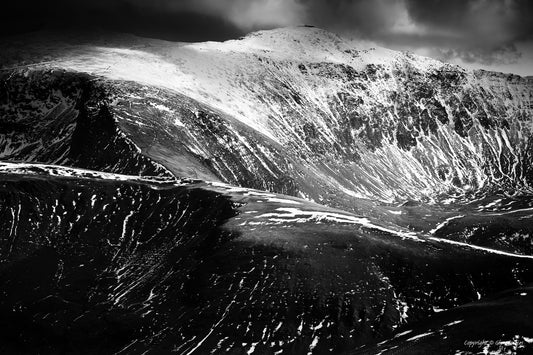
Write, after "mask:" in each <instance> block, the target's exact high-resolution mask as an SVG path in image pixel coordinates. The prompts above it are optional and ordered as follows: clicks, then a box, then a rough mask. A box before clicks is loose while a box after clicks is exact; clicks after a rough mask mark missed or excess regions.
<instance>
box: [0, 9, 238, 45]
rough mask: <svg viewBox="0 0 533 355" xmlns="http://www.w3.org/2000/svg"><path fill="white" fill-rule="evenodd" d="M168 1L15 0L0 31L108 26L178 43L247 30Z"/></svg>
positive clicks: (1, 15)
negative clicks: (175, 6) (175, 8)
mask: <svg viewBox="0 0 533 355" xmlns="http://www.w3.org/2000/svg"><path fill="white" fill-rule="evenodd" d="M170 3H171V2H170V1H166V2H159V4H158V3H157V1H154V2H150V1H146V2H144V4H143V3H142V2H140V1H128V0H119V1H112V0H88V1H74V0H50V1H41V0H15V1H11V2H8V3H7V4H6V5H5V6H4V5H2V12H1V13H0V33H1V34H4V35H9V34H16V33H24V32H30V31H36V30H67V31H76V30H94V29H101V30H111V31H117V32H128V33H134V34H138V35H141V36H146V37H152V38H160V39H167V40H177V41H204V40H226V39H230V38H235V37H239V36H242V35H243V34H244V33H245V32H244V31H243V30H242V29H240V28H238V27H237V26H235V25H234V24H233V23H231V22H230V21H227V20H225V19H224V18H223V17H221V16H217V15H216V14H210V13H206V12H203V11H194V10H192V9H191V10H189V9H186V8H184V9H182V10H181V11H169V7H170Z"/></svg>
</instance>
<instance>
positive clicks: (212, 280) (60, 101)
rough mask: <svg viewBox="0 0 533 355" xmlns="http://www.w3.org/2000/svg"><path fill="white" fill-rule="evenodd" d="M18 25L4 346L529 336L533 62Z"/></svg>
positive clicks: (413, 346)
mask: <svg viewBox="0 0 533 355" xmlns="http://www.w3.org/2000/svg"><path fill="white" fill-rule="evenodd" d="M0 46H1V47H2V48H3V50H2V54H1V55H0V56H1V58H2V61H1V62H2V69H1V71H0V81H1V82H2V86H1V89H0V161H1V162H0V201H1V203H0V231H1V232H0V245H1V247H0V255H1V259H0V284H2V289H3V290H4V292H3V293H2V294H1V295H0V313H1V317H0V318H1V319H2V321H1V323H0V324H2V326H1V328H2V332H1V334H0V339H1V340H0V349H2V352H7V353H10V352H11V353H14V352H27V353H34V352H35V351H36V350H37V349H39V351H41V352H44V353H57V352H67V353H70V352H80V353H95V352H98V353H145V352H148V353H157V354H160V353H171V352H174V353H178V354H203V353H217V352H225V353H235V354H241V353H248V354H252V353H255V354H274V353H276V354H280V353H291V354H292V353H297V354H299V353H302V354H304V353H305V354H307V353H315V354H321V353H328V352H331V353H342V352H346V353H374V352H387V351H400V350H401V351H403V352H404V353H415V352H418V353H427V352H428V351H433V352H434V351H435V349H436V347H437V346H438V345H436V344H440V343H437V339H446V344H447V345H446V347H443V348H442V349H446V352H447V353H449V352H455V351H463V352H468V351H482V350H483V346H485V345H486V344H481V345H480V344H479V343H476V341H481V340H492V341H494V342H496V341H500V342H501V344H503V345H505V346H503V345H502V347H501V349H503V350H502V351H508V350H510V351H514V352H515V353H524V354H525V353H528V351H530V350H531V349H532V346H533V345H532V343H533V341H531V340H532V339H533V334H532V333H531V332H532V327H531V324H532V322H531V320H530V319H529V317H524V316H523V315H524V314H526V313H522V314H521V313H520V312H519V311H516V310H519V309H522V308H523V309H528V308H530V307H531V302H530V300H529V297H523V296H521V294H522V293H525V294H526V295H527V294H528V291H529V288H528V287H530V286H528V285H531V282H532V281H533V273H532V267H533V261H532V259H533V254H532V251H533V250H532V248H533V242H532V239H531V235H532V233H533V225H532V224H531V217H532V216H533V214H532V213H531V212H532V211H533V198H532V197H531V184H532V181H533V171H532V168H531V167H532V163H533V161H532V159H533V139H532V131H531V130H532V128H533V125H532V119H531V117H532V111H533V90H532V89H533V80H532V79H531V78H529V77H528V78H522V77H519V76H516V75H507V74H501V73H492V72H486V71H468V70H465V69H462V68H460V67H457V66H452V65H450V64H446V63H442V62H438V61H435V60H432V59H428V58H423V57H419V56H415V55H413V54H410V53H400V52H395V51H391V50H387V49H383V48H365V47H364V46H363V44H361V43H357V42H354V41H350V40H346V39H343V38H341V37H338V36H337V35H334V34H332V33H329V32H326V31H323V30H320V29H317V28H310V27H297V28H285V29H276V30H271V31H261V32H256V33H252V34H250V35H248V36H246V37H244V38H241V39H239V40H233V41H227V42H223V43H219V42H206V43H194V44H190V43H172V42H165V41H159V40H150V39H143V38H138V37H133V36H127V35H113V36H109V35H105V36H104V35H102V37H101V38H95V37H94V36H93V37H83V36H81V37H75V36H65V35H57V34H53V35H51V34H42V35H35V36H33V37H32V38H28V37H12V38H11V39H8V40H4V42H3V43H1V44H0ZM516 290H520V291H516ZM522 290H523V291H522ZM517 292H518V296H517V295H516V293H517ZM502 295H503V296H502ZM505 295H514V296H509V297H510V298H509V297H507V296H505ZM515 296H516V297H515ZM493 313H494V314H499V315H501V317H502V319H503V320H502V321H501V322H496V321H491V323H490V327H487V328H486V329H484V330H482V329H480V330H479V331H476V332H474V331H472V332H470V333H469V332H467V330H468V329H470V327H471V326H472V324H476V323H477V322H481V321H483V322H485V323H487V322H488V321H487V319H491V314H493ZM487 324H488V323H487ZM437 328H438V329H437ZM408 330H409V332H408ZM413 337H414V338H413ZM443 337H444V338H443ZM469 337H474V338H472V339H470V338H469ZM468 341H471V342H473V343H468ZM492 345H494V343H493V344H492ZM499 348H500V347H498V349H499ZM395 349H396V350H395Z"/></svg>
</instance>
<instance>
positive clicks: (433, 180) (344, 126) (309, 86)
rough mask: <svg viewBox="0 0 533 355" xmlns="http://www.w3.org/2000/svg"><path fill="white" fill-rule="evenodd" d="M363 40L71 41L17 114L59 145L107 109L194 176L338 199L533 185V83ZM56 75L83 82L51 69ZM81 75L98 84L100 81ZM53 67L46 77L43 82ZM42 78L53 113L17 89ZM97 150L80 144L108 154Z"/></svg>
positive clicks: (7, 145) (13, 80)
mask: <svg viewBox="0 0 533 355" xmlns="http://www.w3.org/2000/svg"><path fill="white" fill-rule="evenodd" d="M130 41H133V40H131V39H130ZM353 46H354V44H353V43H350V42H345V41H342V40H341V39H340V38H339V37H336V36H335V35H332V34H330V33H327V32H324V31H322V30H318V29H311V28H295V29H284V30H274V31H266V32H259V33H256V34H252V35H250V36H248V37H245V38H244V39H241V40H238V41H229V42H225V43H201V44H191V45H179V46H176V45H173V44H169V43H166V42H158V41H152V42H148V43H145V47H143V48H140V45H138V44H137V45H136V46H133V47H132V48H134V49H124V48H122V49H119V48H105V47H98V46H87V45H85V46H81V45H80V46H77V47H76V46H74V47H72V48H70V47H69V48H70V50H69V51H65V52H66V53H68V55H65V56H63V57H59V58H57V59H56V60H54V61H52V64H42V65H36V66H34V67H31V69H19V70H15V71H14V72H12V73H11V74H5V76H4V94H3V95H4V97H6V98H7V99H4V100H3V102H4V104H3V106H2V107H3V110H4V111H3V117H4V120H5V118H6V117H7V122H10V123H8V124H15V125H17V124H26V125H27V123H28V122H30V119H29V117H32V120H33V121H35V120H36V121H43V120H44V121H47V120H51V121H54V122H56V123H55V127H59V128H57V129H61V130H63V131H62V132H59V133H58V135H59V136H63V135H67V136H68V135H71V134H73V132H70V131H69V130H72V131H73V130H74V129H75V127H74V125H73V122H74V117H75V116H76V115H78V113H80V112H81V115H82V116H83V115H86V112H89V111H91V110H92V111H94V112H95V110H96V111H98V110H100V111H98V112H97V113H92V114H93V115H111V116H112V117H113V120H114V121H115V124H116V129H118V131H119V132H122V133H124V134H125V135H126V138H124V137H122V136H121V135H122V133H117V134H118V135H119V136H120V137H122V138H116V139H122V140H129V142H130V143H133V144H134V145H137V146H138V147H140V149H141V152H142V153H144V155H145V156H151V157H153V158H154V159H153V160H155V161H158V162H160V163H162V164H163V165H165V166H166V167H167V168H168V169H169V170H171V171H173V172H174V173H176V174H178V175H180V176H186V177H195V176H196V177H198V178H205V179H211V180H214V179H218V180H221V181H224V182H228V183H232V184H236V185H240V186H246V187H252V188H260V189H265V190H269V191H275V192H280V193H287V194H291V195H297V194H299V195H300V196H306V197H307V198H310V199H313V200H316V201H319V202H322V203H326V204H330V205H334V206H341V203H342V202H340V201H337V200H339V198H336V197H335V196H343V197H342V198H340V200H342V199H343V198H347V199H349V198H351V197H364V198H375V199H379V200H384V201H393V200H405V199H416V200H419V199H434V198H436V197H437V196H439V195H443V194H452V195H455V194H464V193H465V192H472V191H476V190H479V189H486V188H494V187H495V186H496V187H498V188H501V189H504V190H516V189H521V188H524V187H525V188H527V187H529V186H530V184H531V179H532V171H531V169H532V168H531V166H532V165H531V162H532V149H533V148H532V140H531V129H532V123H531V116H532V110H533V108H532V105H533V103H532V100H533V91H532V87H533V86H532V85H533V83H532V80H531V79H528V78H521V77H518V76H512V75H504V74H496V73H489V72H483V71H477V72H468V71H465V70H463V69H461V68H459V67H455V66H451V65H447V64H443V63H441V62H437V61H433V60H430V59H427V58H422V57H417V56H414V55H410V54H403V53H398V52H394V51H388V50H385V49H379V48H378V49H373V48H371V49H364V50H358V49H356V48H355V47H353ZM49 51H51V50H49ZM51 52H53V51H51ZM49 66H52V67H56V68H60V69H61V70H66V71H67V73H68V74H67V73H65V74H60V75H59V74H57V71H56V74H50V73H49V72H47V71H48V70H50V69H47V67H49ZM43 71H44V72H43ZM72 71H74V72H76V71H81V72H86V73H91V75H96V76H97V77H98V78H99V79H98V80H97V81H98V85H96V84H91V85H89V84H87V83H94V79H91V76H90V75H85V74H81V73H80V74H73V73H72ZM7 73H9V71H7ZM31 73H33V74H31ZM38 73H47V74H46V75H42V76H41V77H40V78H39V79H31V78H32V77H33V78H36V77H39V76H40V74H38ZM76 75H79V76H80V78H77V79H59V80H58V79H54V77H57V76H59V77H61V78H65V77H76ZM82 77H83V78H84V79H81V78H82ZM32 80H33V81H32ZM35 80H38V81H40V83H39V86H41V87H43V89H44V90H45V92H46V90H50V89H53V90H56V91H53V92H52V94H51V96H49V97H48V96H47V95H46V94H45V96H44V97H43V98H39V97H36V99H37V100H44V101H43V102H45V103H44V104H43V105H42V106H41V107H36V108H28V107H26V108H24V110H26V111H21V102H17V100H18V99H17V98H16V94H15V93H13V92H12V91H13V90H15V91H17V90H21V89H20V88H21V87H32V88H33V86H34V83H35ZM24 81H27V83H26V84H24ZM82 83H83V84H82ZM80 85H83V86H85V87H86V88H82V87H80ZM96 87H98V89H97V88H96ZM91 88H92V89H91ZM32 90H34V89H32ZM91 90H92V91H91ZM48 95H50V94H48ZM89 97H91V98H89ZM97 97H98V98H97ZM6 100H7V101H6ZM91 100H92V101H91ZM95 100H96V101H95ZM34 102H35V101H34ZM95 102H98V103H97V104H95ZM6 107H7V108H8V110H12V109H13V107H17V111H16V112H11V113H10V112H9V111H7V112H6V111H5V110H6ZM83 107H87V108H88V109H83V110H81V111H80V108H83ZM52 108H53V109H52ZM28 110H29V111H28ZM102 110H104V111H105V112H104V111H102ZM30 111H31V112H30ZM22 114H24V115H25V118H23V119H22V120H21V117H22V116H20V115H22ZM56 117H59V119H56ZM58 120H59V121H62V122H63V121H64V122H65V123H64V126H63V125H59V124H58V123H57V122H58ZM19 121H21V122H23V123H17V122H19ZM24 122H26V123H24ZM88 122H89V126H90V127H91V129H93V130H94V129H101V130H111V131H112V130H113V129H115V128H114V126H113V123H112V122H111V121H109V122H110V123H109V127H101V128H98V127H95V125H93V124H92V123H90V120H89V121H88ZM69 125H70V126H69ZM77 126H79V125H77ZM112 126H113V127H112ZM31 129H32V130H33V131H35V130H37V129H39V128H38V127H32V128H31ZM53 129H54V128H53V127H50V128H49V127H46V128H43V129H40V130H53ZM81 130H82V131H85V129H84V128H81ZM54 135H57V134H56V133H54ZM111 135H112V134H111ZM117 137H118V136H117ZM14 139H15V141H16V139H17V138H15V137H13V138H9V137H7V136H5V135H4V136H3V138H2V146H3V152H2V156H3V157H5V158H6V159H12V158H16V157H17V154H26V153H25V152H26V151H24V152H22V153H17V151H16V149H20V148H17V147H18V146H20V145H16V144H15V141H14ZM100 139H103V137H101V138H100ZM113 139H115V138H113ZM94 143H95V142H81V143H76V144H77V145H78V148H75V149H78V151H79V150H80V149H82V148H80V147H79V145H80V144H81V145H83V144H88V145H90V146H91V147H93V146H94V147H99V148H98V149H99V150H101V149H102V148H101V142H99V143H98V144H94ZM14 144H15V145H14ZM35 144H37V143H35ZM114 144H118V143H114ZM123 144H128V143H123ZM32 149H34V150H35V149H37V150H39V149H42V148H38V147H37V146H34V148H32ZM51 149H54V148H53V147H50V146H48V147H47V148H46V150H47V151H48V150H51ZM58 149H59V148H58ZM75 149H74V150H75ZM113 149H114V150H116V149H115V148H113ZM119 149H128V148H126V147H125V146H124V148H119ZM56 150H57V149H56ZM131 150H132V152H134V151H135V149H134V148H131ZM63 153H64V152H62V153H61V154H63ZM32 154H33V155H32V156H31V159H34V160H37V161H44V162H51V161H52V160H53V159H52V158H51V157H48V156H46V154H49V153H37V152H34V153H32ZM43 154H44V155H43ZM50 154H51V153H50ZM54 154H55V155H57V157H56V160H57V159H60V156H61V154H60V152H59V151H56V152H55V153H54ZM64 154H66V153H64ZM69 154H71V157H72V154H74V153H69ZM80 154H81V153H80ZM96 154H99V153H98V150H97V152H95V155H96ZM105 154H107V153H105ZM132 154H136V153H132ZM79 159H81V158H79ZM85 159H88V158H85ZM91 159H96V158H95V157H93V158H91ZM109 159H111V160H113V159H114V162H113V164H116V163H117V161H115V160H117V159H120V158H118V156H117V157H115V158H113V159H112V158H109ZM138 159H140V160H142V158H141V157H138ZM102 164H104V163H100V165H102ZM109 164H111V162H109ZM138 164H140V165H143V164H148V163H145V162H139V163H138ZM102 166H103V165H102ZM107 168H108V169H111V170H113V168H112V166H111V165H108V166H107ZM121 169H122V168H120V167H116V168H115V170H119V171H120V170H121ZM139 169H140V170H142V169H145V170H146V169H147V168H146V167H144V168H139ZM139 169H138V170H139ZM128 171H129V172H132V171H133V170H131V169H130V170H128ZM146 171H148V170H146ZM151 172H154V171H151Z"/></svg>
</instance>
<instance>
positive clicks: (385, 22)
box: [0, 0, 533, 63]
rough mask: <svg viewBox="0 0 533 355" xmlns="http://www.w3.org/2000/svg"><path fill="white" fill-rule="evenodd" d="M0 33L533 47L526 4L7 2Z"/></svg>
mask: <svg viewBox="0 0 533 355" xmlns="http://www.w3.org/2000/svg"><path fill="white" fill-rule="evenodd" d="M2 10H3V11H2V13H1V14H0V27H1V30H2V32H3V33H18V32H24V31H29V30H36V29H41V28H64V29H84V28H102V29H108V30H114V31H120V32H131V33H135V34H138V35H142V36H147V37H155V38H162V39H169V40H184V41H201V40H224V39H228V38H236V37H240V36H241V35H243V34H244V33H246V32H249V31H253V30H258V29H266V28H273V27H280V26H288V25H298V24H312V25H315V26H318V27H322V28H325V29H329V30H332V31H335V32H338V33H341V34H345V35H355V36H358V37H360V38H363V39H367V40H371V41H374V42H376V43H377V44H380V45H383V46H385V47H393V48H396V49H407V50H414V51H418V52H421V51H425V53H427V54H430V55H432V56H435V57H438V58H440V59H445V60H446V59H451V58H461V59H462V60H464V61H466V62H479V63H496V62H510V61H513V60H516V59H517V58H519V56H520V52H519V51H518V49H517V44H518V43H520V42H524V41H531V40H533V38H532V34H533V21H531V18H532V16H533V1H531V0H119V1H113V0H86V1H73V0H70V1H69V0H50V1H42V0H41V1H39V0H12V1H10V2H8V3H7V4H6V5H4V4H3V5H2Z"/></svg>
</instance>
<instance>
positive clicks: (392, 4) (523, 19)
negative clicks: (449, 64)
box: [300, 0, 533, 63]
mask: <svg viewBox="0 0 533 355" xmlns="http://www.w3.org/2000/svg"><path fill="white" fill-rule="evenodd" d="M300 2H301V3H302V4H304V5H305V7H306V10H307V19H308V21H310V22H313V23H316V24H317V25H319V26H322V27H326V28H333V29H335V30H337V31H340V32H345V33H350V32H353V33H357V34H358V35H359V36H361V37H363V38H365V39H369V40H373V41H376V42H378V43H379V44H382V45H384V46H389V47H395V48H401V49H412V50H416V49H420V48H425V49H427V50H428V52H431V53H432V54H433V55H436V56H439V57H441V58H442V59H450V58H452V57H460V58H462V59H463V60H464V61H466V62H482V63H494V62H501V61H504V62H505V61H513V60H514V59H516V58H517V57H519V56H520V53H519V52H518V50H517V48H516V43H517V42H520V41H529V40H531V39H532V37H533V21H532V20H531V18H532V16H533V1H531V0H333V1H322V0H300Z"/></svg>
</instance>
